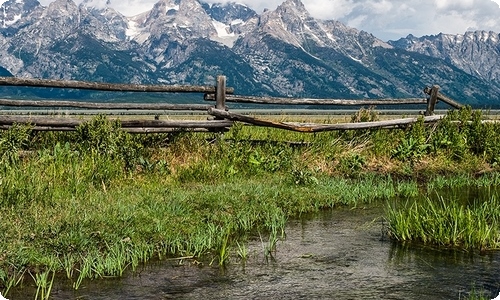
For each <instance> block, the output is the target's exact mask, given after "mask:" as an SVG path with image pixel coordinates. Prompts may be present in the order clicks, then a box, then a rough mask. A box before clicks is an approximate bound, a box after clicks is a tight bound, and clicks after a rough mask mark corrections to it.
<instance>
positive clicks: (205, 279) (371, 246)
mask: <svg viewBox="0 0 500 300" xmlns="http://www.w3.org/2000/svg"><path fill="white" fill-rule="evenodd" d="M381 216H383V211H382V210H381V209H380V208H367V209H356V210H348V209H345V210H343V209H341V210H334V211H327V212H323V213H321V214H318V215H315V216H308V217H304V218H302V219H300V220H293V221H290V222H289V224H288V226H287V229H286V232H287V238H286V239H285V240H283V241H280V242H278V244H277V250H276V251H275V252H273V257H272V259H269V257H266V256H265V255H264V251H263V249H264V248H265V246H266V242H265V241H266V240H265V239H264V242H262V241H261V240H260V239H258V238H257V239H255V240H254V241H252V242H250V244H249V245H248V246H247V247H248V253H249V257H248V259H247V261H246V263H243V262H242V261H241V260H239V259H238V258H236V257H234V258H233V259H232V260H231V264H230V265H229V266H228V267H227V268H226V269H224V270H222V269H220V268H218V267H212V266H209V265H207V263H205V264H204V266H203V267H199V266H196V265H194V264H192V262H191V261H183V262H178V261H167V262H161V263H156V264H149V265H148V266H147V267H144V268H143V269H141V270H139V271H138V272H137V273H136V274H129V275H128V276H126V277H125V278H122V279H114V280H102V281H96V282H86V283H84V284H83V286H82V288H81V289H80V290H78V291H73V290H71V288H68V287H66V286H68V285H66V286H64V285H59V286H56V287H55V290H54V292H53V299H92V300H97V299H130V300H131V299H262V298H274V299H422V298H424V297H427V298H428V299H464V297H465V296H466V295H467V294H468V293H469V292H470V291H471V290H473V289H475V290H476V291H484V292H485V293H486V295H488V296H491V297H490V299H491V298H494V297H495V296H496V295H498V292H499V291H500V253H498V252H488V253H483V254H479V253H472V252H465V251H451V250H436V249H432V248H429V247H425V246H418V245H400V244H397V243H394V242H392V241H390V240H389V239H387V237H385V236H384V235H383V228H384V225H383V220H382V218H381ZM233 250H234V251H233V252H236V250H235V249H233ZM23 291H24V292H26V289H24V290H23ZM22 296H23V295H22V294H21V293H18V294H16V292H14V293H12V295H11V297H10V299H11V300H13V299H25V298H21V297H22Z"/></svg>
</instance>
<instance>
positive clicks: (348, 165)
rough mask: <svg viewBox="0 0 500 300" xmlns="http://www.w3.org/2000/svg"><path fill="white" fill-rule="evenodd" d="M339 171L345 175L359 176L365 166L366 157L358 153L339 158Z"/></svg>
mask: <svg viewBox="0 0 500 300" xmlns="http://www.w3.org/2000/svg"><path fill="white" fill-rule="evenodd" d="M339 164H340V171H341V172H342V173H344V174H346V175H356V174H359V173H360V172H361V171H362V170H363V168H364V167H365V166H366V157H364V156H363V155H361V154H360V153H356V152H350V153H348V154H347V155H345V156H343V157H341V158H340V162H339Z"/></svg>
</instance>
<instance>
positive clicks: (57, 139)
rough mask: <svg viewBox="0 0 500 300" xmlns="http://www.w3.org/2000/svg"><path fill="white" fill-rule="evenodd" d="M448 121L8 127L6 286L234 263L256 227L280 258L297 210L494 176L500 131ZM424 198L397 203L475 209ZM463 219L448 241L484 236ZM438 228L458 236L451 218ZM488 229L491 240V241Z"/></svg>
mask: <svg viewBox="0 0 500 300" xmlns="http://www.w3.org/2000/svg"><path fill="white" fill-rule="evenodd" d="M363 113H365V114H366V112H363ZM370 117H372V116H371V115H370ZM449 118H450V120H445V121H444V122H443V123H442V125H440V126H439V127H431V128H429V127H425V126H423V123H422V124H420V123H419V124H416V125H415V126H412V127H409V128H407V129H402V130H395V131H385V130H374V131H363V132H326V133H317V134H312V135H305V134H299V133H294V132H287V131H283V130H274V129H264V128H256V127H248V126H243V125H238V126H235V127H233V129H232V130H231V131H230V132H229V133H227V134H225V135H221V134H210V135H207V134H195V133H188V132H184V133H175V134H152V135H147V136H133V135H129V134H126V133H124V132H123V131H121V130H120V126H119V123H118V122H112V121H109V120H106V118H104V117H98V118H96V119H94V120H92V121H90V122H89V123H86V124H84V125H83V126H82V127H81V128H79V129H78V130H77V131H76V132H74V133H35V132H31V131H30V128H29V127H23V126H15V127H13V128H12V129H11V130H9V131H6V132H3V133H2V134H1V135H0V160H1V164H0V216H1V220H2V221H1V222H0V290H1V291H2V294H3V295H5V294H6V293H8V291H9V290H10V289H11V288H12V287H14V286H16V285H18V284H20V283H21V282H22V281H23V279H25V280H28V279H29V278H30V276H26V275H27V274H31V277H32V280H33V281H34V282H35V283H36V284H37V286H38V287H39V293H38V296H37V297H39V298H46V297H47V295H48V294H50V289H51V287H52V282H53V274H54V273H62V274H65V275H66V277H67V278H69V279H70V280H72V282H73V287H74V288H75V289H78V288H81V286H82V284H83V282H84V281H85V280H86V279H96V278H105V277H115V276H122V275H123V273H124V272H125V271H126V270H127V269H131V270H134V269H135V268H136V267H137V266H138V265H139V264H141V263H144V262H147V261H149V260H150V259H152V258H160V259H163V258H166V257H172V256H177V257H197V258H200V257H201V258H206V260H205V261H208V262H209V261H212V263H214V264H221V265H223V264H225V263H227V262H228V261H229V260H230V259H231V255H230V254H231V253H233V252H237V253H238V255H239V256H240V257H241V258H242V259H244V258H245V257H246V255H247V250H246V248H245V240H246V239H247V238H249V237H251V236H261V237H262V236H263V235H266V236H267V237H268V238H266V239H267V241H264V238H262V239H263V249H264V250H263V251H265V252H266V254H269V255H272V251H273V250H274V248H275V246H276V241H277V240H278V239H280V238H282V237H283V236H284V227H285V223H286V221H287V219H288V218H290V217H295V216H300V215H301V214H305V213H309V212H315V211H318V210H321V209H325V208H334V207H336V206H340V205H348V206H350V207H362V206H364V205H366V204H369V203H374V202H377V201H380V200H383V201H389V200H390V199H394V198H395V197H401V198H408V197H417V196H419V195H422V194H425V193H428V192H429V190H435V189H440V188H441V189H445V188H446V187H448V186H450V185H455V186H456V185H460V184H462V183H466V182H469V183H470V181H471V180H473V181H474V182H477V183H478V184H482V185H485V186H487V185H489V184H493V183H497V182H498V181H499V180H500V179H499V178H500V176H498V175H495V174H498V173H497V172H496V171H495V170H496V168H497V167H498V166H497V164H498V161H500V147H497V146H496V145H497V144H495V143H496V142H497V141H498V142H499V143H498V144H500V137H497V136H496V135H493V133H495V132H500V131H498V130H497V129H498V128H496V127H491V128H490V127H482V126H483V125H481V124H480V123H478V122H475V121H474V120H476V119H474V118H475V117H472V113H471V112H470V110H464V111H463V112H460V113H450V116H449ZM358 119H359V120H361V119H360V118H353V120H358ZM470 119H472V120H473V121H474V122H468V121H467V122H466V120H470ZM457 120H462V121H461V122H459V123H456V122H455V121H457ZM452 121H453V122H452ZM457 124H458V125H457ZM485 126H486V125H485ZM487 126H493V125H487ZM492 132H493V133H492ZM482 137H488V139H491V140H492V141H493V142H490V141H485V140H482V139H481V138H482ZM469 141H473V142H472V143H469ZM485 170H486V171H488V172H484V171H485ZM471 174H473V175H474V176H473V175H471ZM478 174H480V175H478ZM438 175H439V176H438ZM450 176H451V178H455V179H450ZM453 180H454V181H453ZM490 202H491V203H490ZM490 202H488V204H484V205H483V206H484V207H483V206H481V205H479V207H478V211H479V212H478V215H477V218H481V217H482V218H486V220H487V221H485V222H484V224H485V227H484V229H483V230H484V231H489V233H495V230H497V229H496V228H495V226H497V227H498V224H496V223H492V222H493V221H492V218H493V217H491V214H492V213H494V212H498V211H495V210H493V211H490V210H491V209H494V208H495V207H496V205H497V204H496V203H497V200H496V199H494V200H492V201H490ZM380 203H383V202H380ZM426 205H428V206H426V207H425V208H419V207H417V206H412V205H411V204H408V206H406V207H404V209H403V210H401V209H398V210H396V209H395V210H393V211H392V212H391V213H390V214H392V215H394V218H401V217H396V213H400V212H402V211H404V210H405V209H406V210H407V211H411V212H415V211H417V212H418V214H421V218H424V216H425V214H430V213H432V214H431V215H427V217H426V219H429V220H430V219H431V217H434V218H439V222H441V221H447V220H448V218H452V217H448V216H446V212H445V211H446V210H450V209H451V210H453V211H455V214H463V215H464V216H466V218H465V219H466V220H468V219H467V218H471V220H474V218H475V217H476V215H475V214H473V213H469V212H467V211H465V212H461V210H460V209H461V207H454V206H453V205H454V204H452V203H448V202H446V201H445V200H443V201H442V203H441V202H438V203H437V204H435V203H433V202H432V203H428V204H426ZM429 205H430V206H429ZM394 207H396V206H394ZM420 209H421V210H422V211H420ZM481 209H482V210H483V211H482V212H481ZM428 210H431V211H428ZM405 222H406V225H409V224H410V223H412V222H413V221H405ZM436 222H437V221H436ZM456 222H457V223H456V224H457V225H456V226H457V227H456V228H457V229H456V230H455V231H454V232H451V233H450V234H455V235H454V236H453V235H452V236H451V237H452V238H450V239H449V240H447V241H446V242H444V243H442V244H453V243H455V244H457V245H465V246H469V245H471V247H474V246H473V243H474V241H467V242H463V241H461V240H460V239H461V238H462V236H465V237H467V236H470V235H472V233H466V232H465V231H464V229H462V228H460V227H459V225H460V226H462V224H468V223H466V221H460V222H462V223H458V221H456ZM476 222H480V221H477V220H476ZM495 222H496V221H495ZM453 224H455V223H453ZM406 225H404V226H406ZM398 226H399V225H391V228H392V227H394V228H396V227H398ZM404 226H403V225H401V226H400V227H402V228H404ZM431 226H442V227H447V226H448V224H447V223H443V224H442V225H438V224H437V223H433V224H432V225H431ZM467 226H470V225H467ZM486 226H489V227H486ZM489 228H491V229H489ZM404 230H409V229H406V228H405V229H404ZM420 230H421V231H422V229H420ZM426 230H427V229H426ZM429 230H430V229H429ZM425 232H426V234H427V231H425ZM393 234H394V236H395V237H398V239H401V240H403V235H402V236H401V237H399V236H397V235H396V233H393ZM440 234H441V235H443V236H445V235H448V233H447V232H446V231H445V230H444V228H443V230H441V231H440ZM409 236H410V235H409ZM404 237H405V238H406V237H407V235H406V234H405V235H404ZM409 238H412V239H420V240H423V238H422V237H420V236H418V235H415V234H413V233H412V235H411V236H410V237H409ZM477 239H478V240H479V241H480V242H481V244H480V247H481V248H489V247H492V245H493V243H492V242H490V241H489V240H488V239H487V238H485V237H482V238H477ZM425 241H427V236H426V240H425ZM466 243H467V244H466ZM495 243H497V242H495Z"/></svg>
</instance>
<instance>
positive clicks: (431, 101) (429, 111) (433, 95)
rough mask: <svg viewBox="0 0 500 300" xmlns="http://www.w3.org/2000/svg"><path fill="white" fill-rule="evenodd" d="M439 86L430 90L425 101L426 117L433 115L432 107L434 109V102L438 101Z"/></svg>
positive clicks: (434, 86)
mask: <svg viewBox="0 0 500 300" xmlns="http://www.w3.org/2000/svg"><path fill="white" fill-rule="evenodd" d="M438 94H439V85H433V86H432V88H431V93H430V97H429V98H428V99H427V111H426V112H425V115H426V116H432V115H433V114H434V107H436V102H437V100H438Z"/></svg>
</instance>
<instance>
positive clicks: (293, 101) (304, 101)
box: [204, 94, 427, 106]
mask: <svg viewBox="0 0 500 300" xmlns="http://www.w3.org/2000/svg"><path fill="white" fill-rule="evenodd" d="M204 99H205V100H206V101H215V100H216V99H215V96H214V95H213V94H205V97H204ZM226 101H227V102H239V103H258V104H283V105H346V106H355V105H360V106H363V105H403V104H426V103H427V100H426V99H421V98H404V99H360V100H348V99H312V98H283V97H256V96H239V95H227V96H226Z"/></svg>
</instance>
